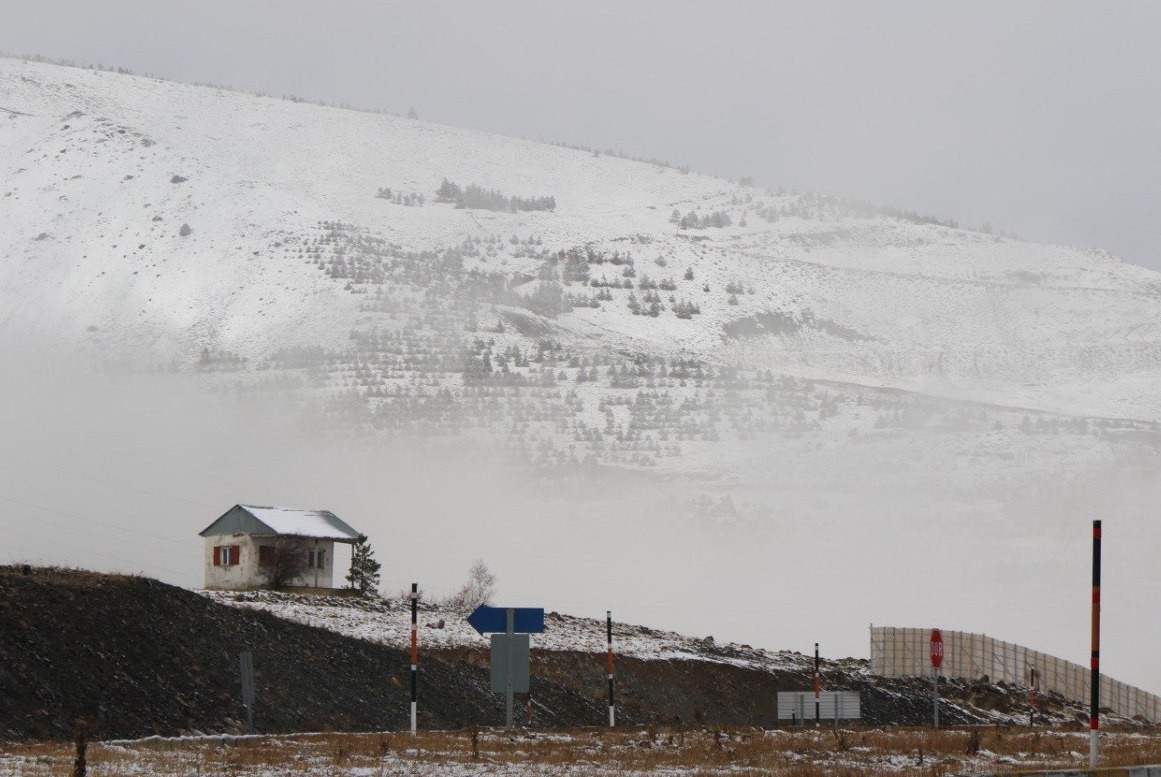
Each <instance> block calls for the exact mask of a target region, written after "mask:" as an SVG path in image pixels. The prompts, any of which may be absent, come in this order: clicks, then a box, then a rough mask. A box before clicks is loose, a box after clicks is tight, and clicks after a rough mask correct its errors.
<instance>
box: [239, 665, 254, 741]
mask: <svg viewBox="0 0 1161 777" xmlns="http://www.w3.org/2000/svg"><path fill="white" fill-rule="evenodd" d="M238 665H239V668H240V669H241V670H242V704H244V705H245V706H246V733H247V734H253V733H254V654H253V653H251V652H250V651H249V650H246V651H243V652H241V653H239V654H238Z"/></svg>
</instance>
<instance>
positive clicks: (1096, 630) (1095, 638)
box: [1088, 521, 1101, 768]
mask: <svg viewBox="0 0 1161 777" xmlns="http://www.w3.org/2000/svg"><path fill="white" fill-rule="evenodd" d="M1091 683H1092V694H1091V695H1092V705H1091V711H1090V713H1089V718H1090V720H1089V729H1090V731H1089V746H1088V760H1089V766H1090V767H1094V768H1095V767H1096V765H1097V761H1098V760H1099V758H1100V744H1099V739H1098V736H1099V733H1100V726H1101V721H1100V714H1101V712H1100V710H1101V522H1100V521H1093V522H1092V679H1091Z"/></svg>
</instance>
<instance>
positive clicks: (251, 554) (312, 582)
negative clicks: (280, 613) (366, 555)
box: [203, 534, 335, 591]
mask: <svg viewBox="0 0 1161 777" xmlns="http://www.w3.org/2000/svg"><path fill="white" fill-rule="evenodd" d="M205 539H206V544H205V556H204V560H203V563H204V565H205V570H206V575H205V587H206V588H207V589H210V590H217V591H222V590H224V591H248V590H252V589H255V588H262V587H264V586H265V585H266V581H265V579H264V578H263V577H262V574H261V568H260V567H259V565H258V548H259V546H261V545H272V544H273V543H274V538H273V537H253V536H250V535H246V534H235V535H219V536H213V537H206V538H205ZM231 545H237V546H238V563H237V564H231V565H230V566H215V565H214V548H217V547H227V546H231ZM308 550H313V551H316V552H317V551H319V550H321V551H323V566H322V568H316V569H307V570H306V572H305V573H304V575H303V576H302V577H299V578H296V579H294V580H292V581H291V582H290V583H289V585H290V586H295V587H310V588H334V570H335V543H334V541H333V540H313V539H305V540H303V552H304V553H305V552H307V551H308Z"/></svg>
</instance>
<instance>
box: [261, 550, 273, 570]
mask: <svg viewBox="0 0 1161 777" xmlns="http://www.w3.org/2000/svg"><path fill="white" fill-rule="evenodd" d="M258 566H260V567H272V566H274V546H273V545H259V546H258Z"/></svg>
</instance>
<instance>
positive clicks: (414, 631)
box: [411, 583, 419, 736]
mask: <svg viewBox="0 0 1161 777" xmlns="http://www.w3.org/2000/svg"><path fill="white" fill-rule="evenodd" d="M418 616H419V583H412V584H411V735H412V736H415V733H416V720H415V710H416V704H417V702H418V701H419V617H418Z"/></svg>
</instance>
